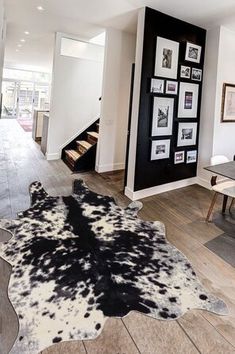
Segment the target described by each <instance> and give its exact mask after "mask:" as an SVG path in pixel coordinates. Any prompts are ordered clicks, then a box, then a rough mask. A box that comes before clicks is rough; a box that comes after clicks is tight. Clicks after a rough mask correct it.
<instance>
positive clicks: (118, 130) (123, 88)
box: [96, 28, 136, 172]
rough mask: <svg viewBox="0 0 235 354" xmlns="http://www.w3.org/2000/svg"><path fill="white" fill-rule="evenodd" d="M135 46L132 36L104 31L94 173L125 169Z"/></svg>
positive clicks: (118, 31)
mask: <svg viewBox="0 0 235 354" xmlns="http://www.w3.org/2000/svg"><path fill="white" fill-rule="evenodd" d="M135 46H136V37H135V35H133V34H130V33H126V32H124V31H121V30H117V29H112V28H108V29H107V30H106V44H105V59H104V76H103V90H102V101H101V119H100V137H99V143H98V153H97V159H96V171H97V172H106V171H113V170H119V169H123V168H124V166H125V156H126V142H127V126H128V114H129V99H130V84H131V69H132V64H133V63H134V62H135Z"/></svg>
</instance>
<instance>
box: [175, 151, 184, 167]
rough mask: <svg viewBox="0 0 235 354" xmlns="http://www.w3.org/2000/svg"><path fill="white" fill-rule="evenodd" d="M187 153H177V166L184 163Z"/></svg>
mask: <svg viewBox="0 0 235 354" xmlns="http://www.w3.org/2000/svg"><path fill="white" fill-rule="evenodd" d="M184 157H185V152H184V151H177V152H175V165H177V164H179V163H184Z"/></svg>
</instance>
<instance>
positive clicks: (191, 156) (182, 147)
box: [134, 8, 206, 191]
mask: <svg viewBox="0 0 235 354" xmlns="http://www.w3.org/2000/svg"><path fill="white" fill-rule="evenodd" d="M143 32H144V41H143V52H142V58H141V63H142V65H141V77H140V96H139V98H140V100H139V107H138V131H137V151H136V163H135V179H134V191H138V190H141V189H145V188H150V187H154V186H157V185H161V184H165V183H171V182H175V181H179V180H182V179H187V178H191V177H195V176H196V173H197V154H198V153H197V151H198V136H199V129H200V106H201V92H202V81H203V63H204V55H205V38H206V31H205V30H204V29H202V28H199V27H197V26H194V25H191V24H189V23H186V22H184V21H181V20H178V19H176V18H173V17H171V16H168V15H165V14H163V13H161V12H158V11H155V10H153V9H150V8H146V9H145V20H144V30H143ZM143 171H144V173H143Z"/></svg>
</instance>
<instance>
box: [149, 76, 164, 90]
mask: <svg viewBox="0 0 235 354" xmlns="http://www.w3.org/2000/svg"><path fill="white" fill-rule="evenodd" d="M150 92H151V93H164V80H160V79H151V88H150Z"/></svg>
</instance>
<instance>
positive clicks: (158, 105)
mask: <svg viewBox="0 0 235 354" xmlns="http://www.w3.org/2000/svg"><path fill="white" fill-rule="evenodd" d="M173 112H174V98H168V97H154V101H153V118H152V136H162V135H172V125H173Z"/></svg>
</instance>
